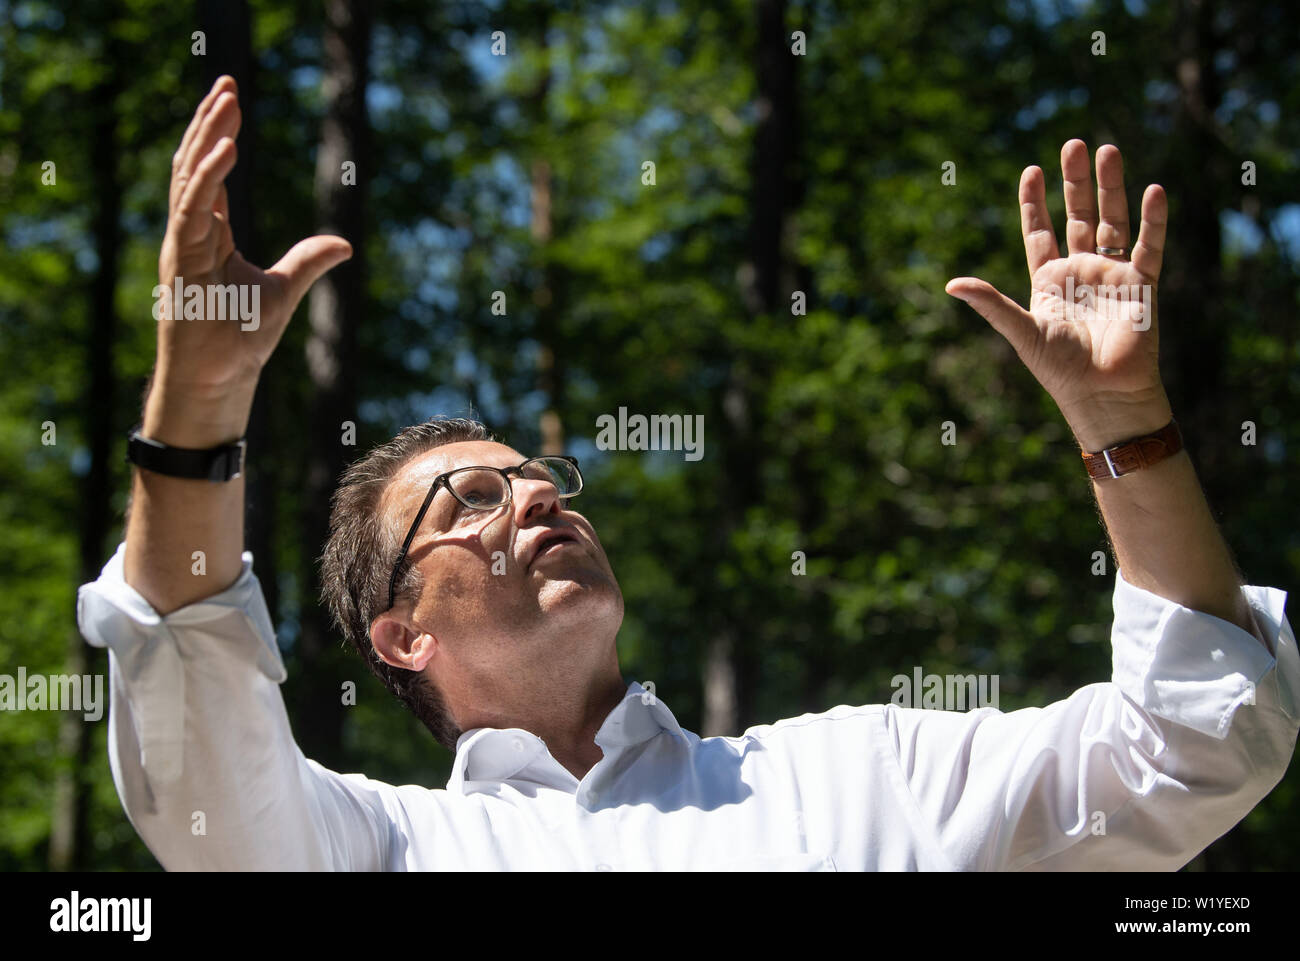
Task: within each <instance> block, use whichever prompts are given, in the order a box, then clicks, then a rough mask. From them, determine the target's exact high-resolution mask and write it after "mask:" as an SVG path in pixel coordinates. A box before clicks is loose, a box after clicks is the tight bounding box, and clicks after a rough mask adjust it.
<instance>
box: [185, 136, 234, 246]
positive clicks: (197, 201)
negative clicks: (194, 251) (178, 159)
mask: <svg viewBox="0 0 1300 961" xmlns="http://www.w3.org/2000/svg"><path fill="white" fill-rule="evenodd" d="M238 153H239V152H238V150H236V148H235V141H233V140H231V139H230V138H229V137H223V138H221V140H220V142H219V143H218V144H217V145H216V147H215V148H213V150H212V152H211V153H210V154H208V155H207V157H205V158H204V159H203V162H202V163H201V164H199V169H198V170H196V171H194V177H193V179H192V180H190V182H189V184H187V185H186V187H185V193H183V194H181V200H180V203H179V204H177V206H176V231H177V234H176V236H177V238H178V239H179V240H180V242H181V243H182V244H185V243H192V242H194V241H196V240H198V239H200V238H202V237H203V236H205V235H206V234H207V233H208V230H209V229H210V227H211V224H212V211H213V207H214V205H215V204H216V202H217V195H218V194H219V193H220V192H221V187H222V182H223V181H224V180H225V179H226V176H227V175H228V174H229V173H230V171H232V170H233V169H235V161H236V159H237V158H238Z"/></svg>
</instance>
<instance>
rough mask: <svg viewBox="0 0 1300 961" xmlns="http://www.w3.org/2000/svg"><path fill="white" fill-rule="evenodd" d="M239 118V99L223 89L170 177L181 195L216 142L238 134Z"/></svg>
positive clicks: (233, 137) (232, 137)
mask: <svg viewBox="0 0 1300 961" xmlns="http://www.w3.org/2000/svg"><path fill="white" fill-rule="evenodd" d="M240 118H241V114H240V111H239V101H238V100H237V99H236V98H235V96H234V95H233V94H231V93H230V92H228V91H225V92H223V93H222V94H221V95H220V96H218V97H217V99H216V102H215V103H214V104H213V105H212V109H211V110H210V111H208V115H207V117H206V118H204V120H203V125H202V126H201V127H199V132H198V133H197V134H196V135H195V137H194V142H193V143H191V144H190V149H189V153H187V154H186V156H185V159H184V160H183V161H182V162H181V169H180V170H178V171H177V172H176V176H175V177H173V178H172V183H173V185H179V187H180V190H179V193H180V194H181V195H183V194H184V193H185V187H186V185H188V184H189V181H190V178H191V177H193V176H194V171H195V169H196V168H197V167H198V166H199V164H201V163H202V162H203V159H204V158H205V157H207V155H208V154H210V153H211V152H212V150H213V148H214V147H216V145H217V142H218V141H220V140H221V138H223V137H229V138H230V139H232V140H233V139H235V137H237V136H238V135H239V125H240Z"/></svg>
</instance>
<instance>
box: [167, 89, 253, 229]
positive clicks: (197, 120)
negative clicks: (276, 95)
mask: <svg viewBox="0 0 1300 961" xmlns="http://www.w3.org/2000/svg"><path fill="white" fill-rule="evenodd" d="M227 91H229V92H230V93H233V94H234V95H235V96H239V89H238V87H237V86H236V84H235V79H234V78H233V77H230V76H220V77H218V78H217V82H216V83H214V84H213V85H212V89H211V90H209V91H208V95H207V96H206V97H204V98H203V100H202V101H201V102H200V103H199V106H198V109H197V110H195V111H194V116H193V117H191V118H190V123H189V126H188V127H186V128H185V136H183V137H181V145H180V146H179V147H177V148H176V153H174V154H172V187H173V190H174V191H175V193H174V195H173V196H172V197H171V198H170V199H171V201H172V202H173V204H174V202H175V201H176V200H177V199H178V197H179V194H180V190H175V187H176V181H175V178H176V174H177V173H179V172H180V170H181V168H182V167H184V165H185V157H186V155H187V154H188V153H189V150H190V146H191V145H192V144H193V143H194V137H195V135H197V134H198V132H199V128H200V127H201V126H203V121H204V119H205V118H206V117H207V115H208V113H209V111H211V110H212V105H213V104H214V103H216V102H217V98H218V97H220V96H221V95H222V94H223V93H226V92H227ZM181 189H182V190H183V189H184V186H183V185H182V187H181Z"/></svg>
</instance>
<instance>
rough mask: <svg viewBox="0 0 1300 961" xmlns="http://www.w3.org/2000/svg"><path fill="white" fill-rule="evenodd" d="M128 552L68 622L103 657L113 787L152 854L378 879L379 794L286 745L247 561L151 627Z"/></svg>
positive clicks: (214, 865)
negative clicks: (127, 565)
mask: <svg viewBox="0 0 1300 961" xmlns="http://www.w3.org/2000/svg"><path fill="white" fill-rule="evenodd" d="M125 551H126V545H125V544H122V545H120V546H119V547H118V549H117V552H116V553H115V554H114V555H113V557H112V559H111V560H109V562H108V563H107V564H106V565H105V566H104V569H103V571H102V572H101V574H100V576H99V579H98V580H96V581H94V582H92V583H89V584H84V585H82V587H81V589H80V590H79V591H78V593H77V622H78V624H79V626H80V628H81V633H82V636H83V637H85V639H86V641H87V642H88V643H89V644H91V645H94V646H96V647H106V648H108V651H109V690H110V700H109V718H108V723H109V734H108V750H109V761H110V766H111V768H112V772H113V782H114V784H115V785H116V786H117V792H118V796H119V797H120V798H121V800H122V806H123V808H124V809H125V811H126V815H127V817H128V818H129V819H130V821H131V823H132V825H133V826H134V827H135V829H136V831H137V832H138V833H139V834H140V837H141V838H142V839H143V840H144V842H145V844H147V845H148V847H149V850H150V851H152V852H153V854H154V856H155V857H157V858H158V860H159V862H160V863H161V864H162V865H163V867H164V868H166V869H168V870H331V869H333V870H382V869H383V868H384V866H385V865H384V862H385V858H386V856H387V852H388V849H389V839H390V831H391V825H392V820H391V818H390V816H389V813H388V809H387V808H386V806H385V805H386V798H385V796H384V790H383V789H384V787H385V785H382V784H380V783H379V782H375V781H371V780H370V779H368V778H365V777H363V776H362V775H358V774H348V775H342V774H338V773H335V772H333V771H330V770H328V769H326V768H324V767H322V766H321V765H319V764H317V763H316V762H314V761H311V760H308V759H307V758H306V757H305V756H304V755H303V753H302V751H301V750H300V749H299V747H298V745H297V744H296V743H295V742H294V740H293V735H292V732H291V731H290V728H289V718H288V715H287V713H286V712H285V708H284V701H283V698H282V697H281V695H280V688H279V685H280V683H281V682H282V681H283V680H284V679H285V670H284V662H283V660H282V659H281V657H280V651H279V648H278V647H277V645H276V642H275V631H274V629H273V627H272V624H271V617H270V614H269V613H268V611H267V608H266V601H265V599H264V598H263V595H262V589H261V585H260V584H259V583H258V580H257V577H256V576H255V575H254V574H253V557H252V554H251V553H248V552H245V553H244V555H243V567H242V569H241V572H240V574H239V577H238V578H237V579H236V580H235V582H234V583H233V584H231V585H230V587H228V588H227V589H226V590H224V591H222V592H220V593H219V594H215V595H213V596H211V597H208V598H205V599H204V600H202V601H199V602H197V603H194V604H190V605H188V606H186V607H183V608H180V609H178V610H176V611H172V612H171V613H170V614H167V615H165V616H160V615H159V614H158V613H157V611H155V610H154V609H153V608H152V606H151V605H150V604H149V603H148V601H146V600H145V599H144V598H143V597H142V596H141V595H140V594H139V593H138V592H137V591H136V590H134V589H133V588H132V587H131V586H130V585H129V584H127V583H126V581H125V579H124V576H123V559H124V557H125Z"/></svg>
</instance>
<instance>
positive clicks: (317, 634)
mask: <svg viewBox="0 0 1300 961" xmlns="http://www.w3.org/2000/svg"><path fill="white" fill-rule="evenodd" d="M325 17H326V25H325V33H324V52H325V65H324V66H325V71H324V79H323V82H322V85H323V89H324V93H325V103H326V108H325V120H324V123H323V125H322V127H321V141H320V149H319V151H318V153H317V156H316V188H315V189H316V214H317V219H318V221H319V224H320V228H319V229H320V230H321V231H322V232H326V233H338V234H340V235H341V236H343V237H345V238H347V240H348V241H349V243H351V244H352V251H353V255H352V259H351V260H349V261H347V262H346V263H344V264H341V265H340V266H338V267H336V268H334V269H333V270H332V271H330V272H329V273H328V274H326V275H325V276H324V277H322V278H321V279H320V280H318V281H317V282H316V284H315V285H314V286H313V287H312V289H311V295H310V299H309V302H308V311H309V319H310V325H311V330H310V333H309V335H308V338H307V348H306V350H307V368H308V372H309V376H310V377H311V384H312V400H311V426H310V431H309V435H308V437H309V444H310V446H309V454H308V460H307V474H306V483H305V489H304V490H303V523H302V537H303V545H304V551H303V564H302V577H301V578H300V581H299V583H300V590H301V592H302V597H301V602H302V606H301V609H302V621H301V624H302V633H301V636H300V638H299V645H300V646H299V651H300V658H301V660H300V663H299V671H300V674H299V676H298V678H297V680H296V685H297V690H298V697H297V699H296V700H297V713H296V717H297V720H298V722H299V723H298V726H297V727H298V729H297V732H296V733H297V736H298V739H299V743H300V744H302V747H303V750H304V752H306V753H307V754H308V755H309V756H311V757H313V758H316V759H317V760H319V761H320V762H321V763H324V764H327V765H328V764H337V763H338V762H339V759H340V758H341V755H342V735H343V720H344V713H343V712H344V710H345V707H344V706H343V704H342V698H341V696H340V689H341V684H342V681H343V679H344V677H345V674H344V672H345V668H344V666H343V661H342V657H341V652H338V651H337V650H335V649H336V648H337V645H334V644H331V641H330V635H331V631H330V624H329V621H328V617H327V614H326V612H325V610H324V609H323V608H322V607H321V605H320V601H319V578H318V572H317V567H316V558H317V556H318V555H319V551H320V547H321V545H322V544H323V543H324V542H325V538H326V537H327V536H328V533H329V503H330V496H331V495H332V493H333V491H334V487H335V484H336V483H337V481H338V477H339V474H340V473H341V472H342V470H343V468H344V466H345V465H346V464H347V462H348V461H349V460H351V459H352V456H353V455H354V454H355V453H356V448H355V446H348V445H347V444H346V443H345V435H344V430H345V428H344V423H345V422H351V423H352V425H353V428H352V429H353V430H354V431H355V430H356V422H357V412H356V411H357V391H356V377H355V376H354V374H353V372H352V370H350V369H349V366H350V365H359V363H360V360H359V358H358V357H357V355H356V348H357V327H358V325H359V324H360V323H361V321H362V318H363V317H364V316H365V308H366V271H365V187H364V184H366V183H367V182H368V178H369V176H370V175H371V173H372V170H371V167H370V155H369V129H368V121H367V116H366V85H367V80H368V73H369V57H370V33H371V20H370V11H369V6H368V4H367V3H366V2H365V0H328V2H327V3H326V4H325ZM349 162H350V163H352V164H354V165H355V166H354V167H353V168H349V169H352V170H354V171H355V177H351V176H349V177H346V181H347V182H346V183H345V171H344V165H345V164H347V163H349ZM353 443H354V444H355V441H353Z"/></svg>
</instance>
